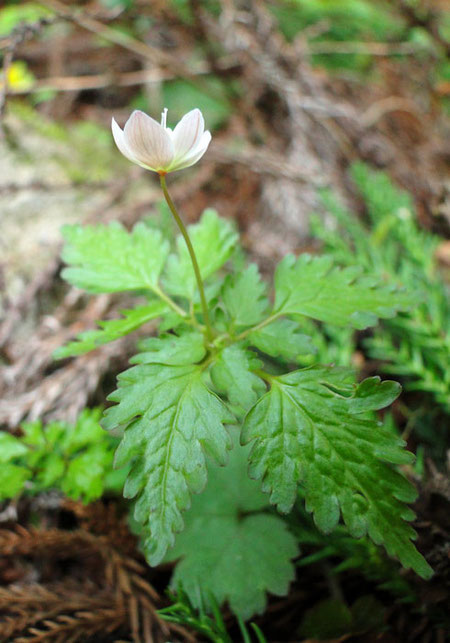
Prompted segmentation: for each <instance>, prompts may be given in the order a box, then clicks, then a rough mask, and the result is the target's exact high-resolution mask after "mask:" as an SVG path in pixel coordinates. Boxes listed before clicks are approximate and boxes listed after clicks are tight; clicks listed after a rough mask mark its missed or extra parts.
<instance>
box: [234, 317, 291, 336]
mask: <svg viewBox="0 0 450 643" xmlns="http://www.w3.org/2000/svg"><path fill="white" fill-rule="evenodd" d="M280 316H281V313H272V315H270V316H269V317H267V318H266V319H264V320H263V321H262V322H260V323H259V324H258V325H257V326H253V327H252V328H248V329H247V330H244V331H243V332H242V333H240V334H239V335H236V337H235V338H234V341H236V342H238V341H240V340H241V339H245V337H247V335H249V334H250V333H253V332H254V331H255V330H260V329H261V328H264V327H265V326H268V325H269V324H271V323H272V322H273V321H275V320H276V319H278V317H280Z"/></svg>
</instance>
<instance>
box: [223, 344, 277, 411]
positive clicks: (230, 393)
mask: <svg viewBox="0 0 450 643" xmlns="http://www.w3.org/2000/svg"><path fill="white" fill-rule="evenodd" d="M259 364H260V363H259V361H258V360H256V358H255V356H254V355H253V354H252V352H251V351H248V350H246V349H245V348H241V347H240V346H236V345H232V346H228V347H227V348H225V349H224V350H222V351H221V352H220V353H219V354H218V355H217V357H216V360H215V362H214V365H213V367H212V369H211V379H212V381H213V383H214V386H215V387H216V388H217V390H218V391H219V392H220V393H224V394H225V395H226V396H227V397H228V399H229V400H230V402H231V404H234V405H237V406H239V407H241V408H242V409H243V410H244V411H247V410H248V409H249V408H250V407H251V406H252V405H253V404H255V402H256V400H257V399H258V397H259V396H260V395H261V393H262V392H263V391H265V388H266V387H265V384H264V382H263V381H262V379H261V378H260V377H258V376H257V375H255V373H252V370H251V369H252V367H257V366H259Z"/></svg>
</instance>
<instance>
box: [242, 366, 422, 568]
mask: <svg viewBox="0 0 450 643" xmlns="http://www.w3.org/2000/svg"><path fill="white" fill-rule="evenodd" d="M351 377H352V374H351V372H350V371H348V370H345V369H338V368H327V367H316V368H310V369H304V370H299V371H294V372H292V373H289V374H287V375H282V376H280V377H273V378H272V379H271V390H270V392H268V393H266V394H265V395H264V396H263V397H262V398H261V399H260V400H259V401H258V402H257V403H256V405H255V406H254V407H253V408H252V409H251V410H250V412H249V413H248V415H247V417H246V419H245V422H244V426H243V429H242V442H243V443H244V444H246V443H248V442H250V441H253V440H255V444H254V446H253V449H252V452H251V454H250V475H251V476H252V477H254V478H256V479H261V478H262V481H263V482H262V488H263V491H266V492H268V493H270V499H271V502H272V503H273V504H276V505H278V508H279V510H280V511H283V512H288V511H289V510H290V509H291V507H292V505H293V503H294V501H295V499H296V492H297V485H298V484H299V482H301V484H302V485H303V487H304V493H305V498H306V508H307V510H308V511H310V512H312V513H313V515H314V521H315V523H316V525H317V527H318V528H319V529H320V530H321V531H323V532H324V533H330V532H331V531H332V530H333V529H334V528H335V527H336V526H337V524H338V522H339V516H340V513H342V517H343V519H344V522H345V524H346V526H347V528H348V530H349V532H350V534H351V535H352V536H354V537H355V538H361V537H362V536H364V535H365V534H366V533H367V534H368V535H369V536H370V538H371V539H372V540H373V541H374V542H375V543H376V544H383V545H384V547H385V548H386V550H387V551H388V553H389V554H391V555H394V556H397V557H398V558H399V559H400V561H401V563H402V564H403V565H404V566H405V567H412V568H413V569H415V571H416V572H417V573H418V574H420V575H421V576H423V577H429V576H430V574H431V568H430V567H429V565H428V564H427V563H426V561H425V560H424V559H423V558H422V556H421V555H420V554H419V553H418V552H417V551H416V549H415V547H414V546H413V544H412V543H411V542H410V539H413V538H414V537H415V532H414V530H413V529H412V528H411V527H410V526H409V525H408V524H407V522H405V521H408V520H412V518H413V517H414V514H413V512H412V511H411V510H410V509H408V508H407V507H406V506H405V505H404V504H403V503H405V502H412V501H413V500H414V499H415V497H416V495H417V494H416V491H415V489H414V487H413V486H412V485H411V484H410V483H409V481H408V480H406V478H404V477H403V476H402V475H400V473H398V472H397V471H396V470H395V469H394V468H393V467H391V466H389V465H390V463H393V464H397V463H408V462H411V460H412V459H413V456H412V455H411V454H410V453H408V452H407V451H405V450H404V449H403V446H404V442H403V440H401V439H400V438H398V437H397V436H396V435H395V434H393V433H392V431H389V430H387V429H386V428H384V427H382V426H380V425H378V424H377V423H376V421H375V420H374V418H373V417H372V416H371V415H370V414H369V412H370V411H371V410H374V409H379V408H382V407H384V406H387V405H388V404H390V403H391V402H392V401H393V400H394V399H395V398H396V397H397V396H398V394H399V391H400V386H399V385H398V384H397V383H395V382H389V381H386V382H380V380H379V378H370V379H369V380H365V381H364V382H362V383H361V384H360V385H359V386H353V385H352V384H351Z"/></svg>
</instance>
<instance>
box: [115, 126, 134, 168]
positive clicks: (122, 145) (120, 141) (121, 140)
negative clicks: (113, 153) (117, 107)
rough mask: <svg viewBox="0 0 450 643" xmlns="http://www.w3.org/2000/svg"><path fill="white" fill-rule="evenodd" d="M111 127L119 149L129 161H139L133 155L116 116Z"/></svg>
mask: <svg viewBox="0 0 450 643" xmlns="http://www.w3.org/2000/svg"><path fill="white" fill-rule="evenodd" d="M111 129H112V135H113V137H114V141H115V143H116V145H117V147H118V148H119V150H120V151H121V152H122V154H123V155H124V156H126V158H127V159H128V160H129V161H132V162H133V163H137V160H136V159H135V158H134V156H133V155H132V153H131V152H130V150H129V149H128V147H127V144H126V142H125V137H124V133H123V130H121V129H120V127H119V126H118V124H117V123H116V120H115V119H114V118H113V119H112V121H111Z"/></svg>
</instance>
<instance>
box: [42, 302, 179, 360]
mask: <svg viewBox="0 0 450 643" xmlns="http://www.w3.org/2000/svg"><path fill="white" fill-rule="evenodd" d="M166 310H167V305H166V304H165V303H164V302H163V301H160V300H159V299H155V300H154V301H151V302H150V303H149V304H147V305H146V306H140V307H139V308H133V309H131V310H121V311H120V312H121V314H122V315H123V316H124V319H111V320H107V321H100V322H98V325H99V326H100V329H98V330H88V331H85V332H83V333H80V334H79V335H78V337H77V339H76V340H74V341H73V342H70V343H69V344H66V346H62V347H61V348H58V349H57V350H56V351H54V353H53V357H54V359H64V358H65V357H74V356H76V355H83V354H84V353H88V352H89V351H93V350H95V349H96V348H98V347H99V346H102V345H103V344H108V343H109V342H113V341H115V340H116V339H119V338H120V337H124V336H125V335H128V334H129V333H132V332H133V331H134V330H137V329H138V328H140V327H141V326H143V325H144V324H146V323H147V322H149V321H151V320H152V319H156V318H157V317H160V316H161V315H162V314H164V313H165V312H166Z"/></svg>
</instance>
